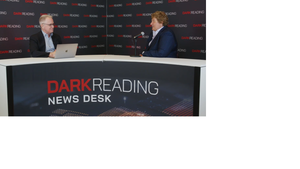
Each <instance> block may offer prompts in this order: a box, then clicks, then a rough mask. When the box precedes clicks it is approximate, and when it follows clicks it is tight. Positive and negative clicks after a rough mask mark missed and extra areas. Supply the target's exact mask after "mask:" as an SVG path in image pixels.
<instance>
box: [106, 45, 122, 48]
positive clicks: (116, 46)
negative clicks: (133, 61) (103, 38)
mask: <svg viewBox="0 0 300 169" xmlns="http://www.w3.org/2000/svg"><path fill="white" fill-rule="evenodd" d="M108 46H109V47H113V48H123V46H122V45H108Z"/></svg>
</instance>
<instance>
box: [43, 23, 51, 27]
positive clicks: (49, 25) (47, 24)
mask: <svg viewBox="0 0 300 169" xmlns="http://www.w3.org/2000/svg"><path fill="white" fill-rule="evenodd" d="M42 24H45V25H48V26H54V23H53V24H46V23H42Z"/></svg>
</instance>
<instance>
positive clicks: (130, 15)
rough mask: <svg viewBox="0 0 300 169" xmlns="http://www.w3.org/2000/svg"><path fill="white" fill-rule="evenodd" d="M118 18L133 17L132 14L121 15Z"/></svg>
mask: <svg viewBox="0 0 300 169" xmlns="http://www.w3.org/2000/svg"><path fill="white" fill-rule="evenodd" d="M118 17H132V14H120V15H118Z"/></svg>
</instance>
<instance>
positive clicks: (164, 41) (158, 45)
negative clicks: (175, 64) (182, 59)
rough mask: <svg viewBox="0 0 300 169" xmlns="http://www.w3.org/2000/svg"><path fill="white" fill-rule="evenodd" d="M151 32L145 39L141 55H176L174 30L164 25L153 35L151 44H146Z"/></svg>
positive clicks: (149, 39) (150, 37) (151, 34)
mask: <svg viewBox="0 0 300 169" xmlns="http://www.w3.org/2000/svg"><path fill="white" fill-rule="evenodd" d="M152 37H153V32H151V33H150V35H149V38H148V40H147V48H146V50H145V51H144V53H143V56H152V57H174V58H175V57H177V40H176V37H175V34H174V32H173V31H172V30H171V29H170V28H168V27H167V26H165V27H164V28H162V29H161V30H160V31H159V32H158V34H157V35H156V36H155V38H154V39H153V41H152V42H151V45H150V46H148V44H149V42H150V41H151V40H152Z"/></svg>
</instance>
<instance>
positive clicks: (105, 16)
mask: <svg viewBox="0 0 300 169" xmlns="http://www.w3.org/2000/svg"><path fill="white" fill-rule="evenodd" d="M114 17H115V15H102V18H114Z"/></svg>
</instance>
